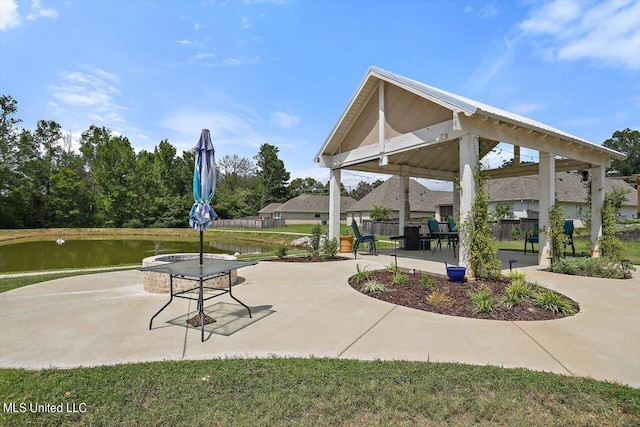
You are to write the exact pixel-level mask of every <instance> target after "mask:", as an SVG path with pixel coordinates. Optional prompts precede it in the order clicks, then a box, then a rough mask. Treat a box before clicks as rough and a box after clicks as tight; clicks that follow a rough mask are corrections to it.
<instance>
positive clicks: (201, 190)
mask: <svg viewBox="0 0 640 427" xmlns="http://www.w3.org/2000/svg"><path fill="white" fill-rule="evenodd" d="M215 192H216V160H215V149H214V148H213V143H212V142H211V135H209V129H202V133H201V134H200V139H199V140H198V144H196V163H195V168H194V170H193V200H194V201H195V203H194V204H193V206H192V207H191V212H190V213H189V225H190V226H191V227H192V228H193V229H194V230H199V231H200V265H202V252H203V232H204V231H205V230H207V229H208V228H209V227H211V223H212V222H213V220H214V219H216V218H217V217H218V215H217V214H216V212H215V211H214V210H213V208H212V207H211V205H210V204H209V203H211V200H212V199H213V195H214V194H215Z"/></svg>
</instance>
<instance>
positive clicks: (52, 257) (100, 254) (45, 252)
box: [0, 239, 275, 273]
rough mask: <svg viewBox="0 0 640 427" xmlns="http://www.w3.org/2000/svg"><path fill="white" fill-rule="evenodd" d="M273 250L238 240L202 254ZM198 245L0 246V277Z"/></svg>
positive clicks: (209, 244) (132, 259) (214, 243)
mask: <svg viewBox="0 0 640 427" xmlns="http://www.w3.org/2000/svg"><path fill="white" fill-rule="evenodd" d="M274 248H275V246H269V245H263V244H260V243H251V242H244V241H237V240H224V241H221V240H209V241H205V243H204V251H205V252H208V253H215V254H234V253H236V252H240V253H248V252H270V251H273V250H274ZM199 250H200V249H199V242H198V241H197V240H195V241H175V240H140V239H113V240H72V239H69V240H66V241H65V243H64V244H62V245H59V244H57V243H56V241H55V240H48V241H36V242H19V243H13V244H8V245H3V246H0V273H10V272H18V271H39V270H57V269H62V268H87V267H104V266H115V265H127V264H139V263H141V262H142V259H143V258H146V257H148V256H152V255H160V254H170V253H180V252H198V251H199Z"/></svg>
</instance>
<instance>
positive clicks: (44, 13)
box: [27, 0, 58, 21]
mask: <svg viewBox="0 0 640 427" xmlns="http://www.w3.org/2000/svg"><path fill="white" fill-rule="evenodd" d="M57 17H58V12H56V10H55V9H51V8H46V9H43V8H42V6H40V0H33V1H32V2H31V13H29V15H27V19H28V20H29V21H35V20H36V19H39V18H53V19H55V18H57Z"/></svg>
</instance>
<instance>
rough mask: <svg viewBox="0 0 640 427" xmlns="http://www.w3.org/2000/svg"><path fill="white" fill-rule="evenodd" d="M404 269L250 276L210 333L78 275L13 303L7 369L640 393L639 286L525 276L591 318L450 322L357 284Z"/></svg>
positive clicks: (256, 271)
mask: <svg viewBox="0 0 640 427" xmlns="http://www.w3.org/2000/svg"><path fill="white" fill-rule="evenodd" d="M393 260H394V258H393V256H388V255H378V256H372V255H365V256H361V257H359V258H358V260H349V261H342V262H331V263H315V264H299V263H291V264H287V263H276V262H261V263H259V264H258V265H256V266H252V267H248V268H245V269H242V270H240V271H239V272H238V273H239V276H240V277H242V278H243V279H244V282H243V283H242V284H239V285H237V286H236V287H234V295H235V296H236V297H237V298H239V299H240V300H242V301H243V302H244V303H246V304H247V305H249V306H250V307H252V311H253V313H254V318H253V319H249V318H248V317H247V315H246V310H245V309H244V308H243V307H241V306H240V305H239V304H237V303H236V302H235V301H233V300H232V299H231V298H229V297H228V295H227V296H223V297H220V298H217V299H213V300H210V301H209V302H208V303H207V312H208V313H209V314H210V315H212V317H214V318H216V319H217V320H218V321H217V323H214V324H212V325H207V329H206V330H207V331H208V332H210V334H205V339H206V338H207V336H208V337H209V338H208V339H207V340H206V341H205V342H204V343H201V342H200V333H199V330H196V329H194V328H189V329H187V328H186V327H184V326H182V325H184V319H185V318H186V315H187V314H188V313H189V312H193V311H194V310H195V302H192V301H186V300H180V299H178V300H174V302H173V303H172V304H171V305H170V306H169V307H168V308H167V309H166V310H165V311H163V312H162V313H161V314H160V315H159V316H158V317H157V318H156V320H155V321H154V329H153V330H151V331H150V330H149V329H148V327H149V319H150V317H151V316H152V315H153V314H154V313H155V312H156V311H157V310H158V309H159V308H160V307H161V306H162V305H163V304H164V303H165V302H166V301H167V300H168V296H167V295H158V294H151V293H148V292H146V291H145V290H144V289H143V286H142V273H140V272H138V271H135V270H130V271H119V272H109V273H98V274H91V275H86V276H75V277H69V278H65V279H60V280H55V281H51V282H46V283H42V284H37V285H32V286H28V287H25V288H20V289H16V290H13V291H9V292H5V293H2V294H0V366H1V367H24V368H31V369H39V368H48V367H59V368H72V367H78V366H95V365H102V364H118V363H130V362H139V361H154V360H186V359H207V358H214V357H269V356H280V357H311V356H313V357H332V358H348V359H363V360H374V359H382V360H393V359H403V360H420V361H426V360H429V361H432V362H445V361H446V362H460V363H470V364H477V365H487V364H490V365H497V366H504V367H526V368H530V369H535V370H543V371H551V372H556V373H560V374H565V375H578V376H591V377H593V378H596V379H600V380H608V381H617V382H621V383H623V384H629V385H632V386H634V387H640V279H638V277H637V276H638V273H636V277H634V278H633V279H631V280H624V281H622V280H605V279H589V278H582V277H575V276H562V275H558V274H553V273H547V272H543V271H538V269H537V267H526V268H524V269H523V270H525V271H526V272H527V274H528V275H529V277H530V279H531V281H538V282H540V283H541V284H544V285H545V286H547V287H550V288H552V289H555V290H557V291H559V292H561V293H563V294H565V295H567V296H569V297H571V298H572V299H574V300H576V301H578V302H579V303H580V306H581V310H580V313H578V314H577V315H575V316H573V317H569V318H566V319H560V320H553V321H544V322H502V321H490V320H477V319H467V318H458V317H450V316H443V315H439V314H434V313H428V312H423V311H418V310H413V309H408V308H405V307H400V306H396V305H393V304H390V303H386V302H382V301H379V300H376V299H374V298H370V297H367V296H366V295H362V294H360V293H358V292H356V291H355V290H353V289H352V288H351V287H350V286H348V284H347V283H346V281H347V278H348V277H349V276H351V275H352V274H354V273H355V272H356V265H357V264H360V265H361V266H363V265H368V266H369V267H368V268H369V269H370V270H374V269H378V268H384V266H386V265H388V264H389V263H390V262H392V261H393ZM401 266H404V267H409V268H416V269H420V270H425V271H434V272H438V273H442V270H443V267H442V265H441V264H440V263H435V262H431V261H424V260H417V259H416V260H414V259H406V258H403V259H402V260H401Z"/></svg>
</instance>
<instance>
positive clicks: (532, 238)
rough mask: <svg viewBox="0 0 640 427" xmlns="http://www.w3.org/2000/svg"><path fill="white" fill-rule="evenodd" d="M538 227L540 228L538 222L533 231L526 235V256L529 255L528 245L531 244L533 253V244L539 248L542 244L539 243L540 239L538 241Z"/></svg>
mask: <svg viewBox="0 0 640 427" xmlns="http://www.w3.org/2000/svg"><path fill="white" fill-rule="evenodd" d="M538 227H539V226H538V223H537V222H536V223H535V224H534V225H533V231H531V232H527V233H525V235H524V254H525V255H526V254H527V243H531V253H533V244H534V243H537V244H538V246H540V242H539V239H538V232H539V229H538Z"/></svg>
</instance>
